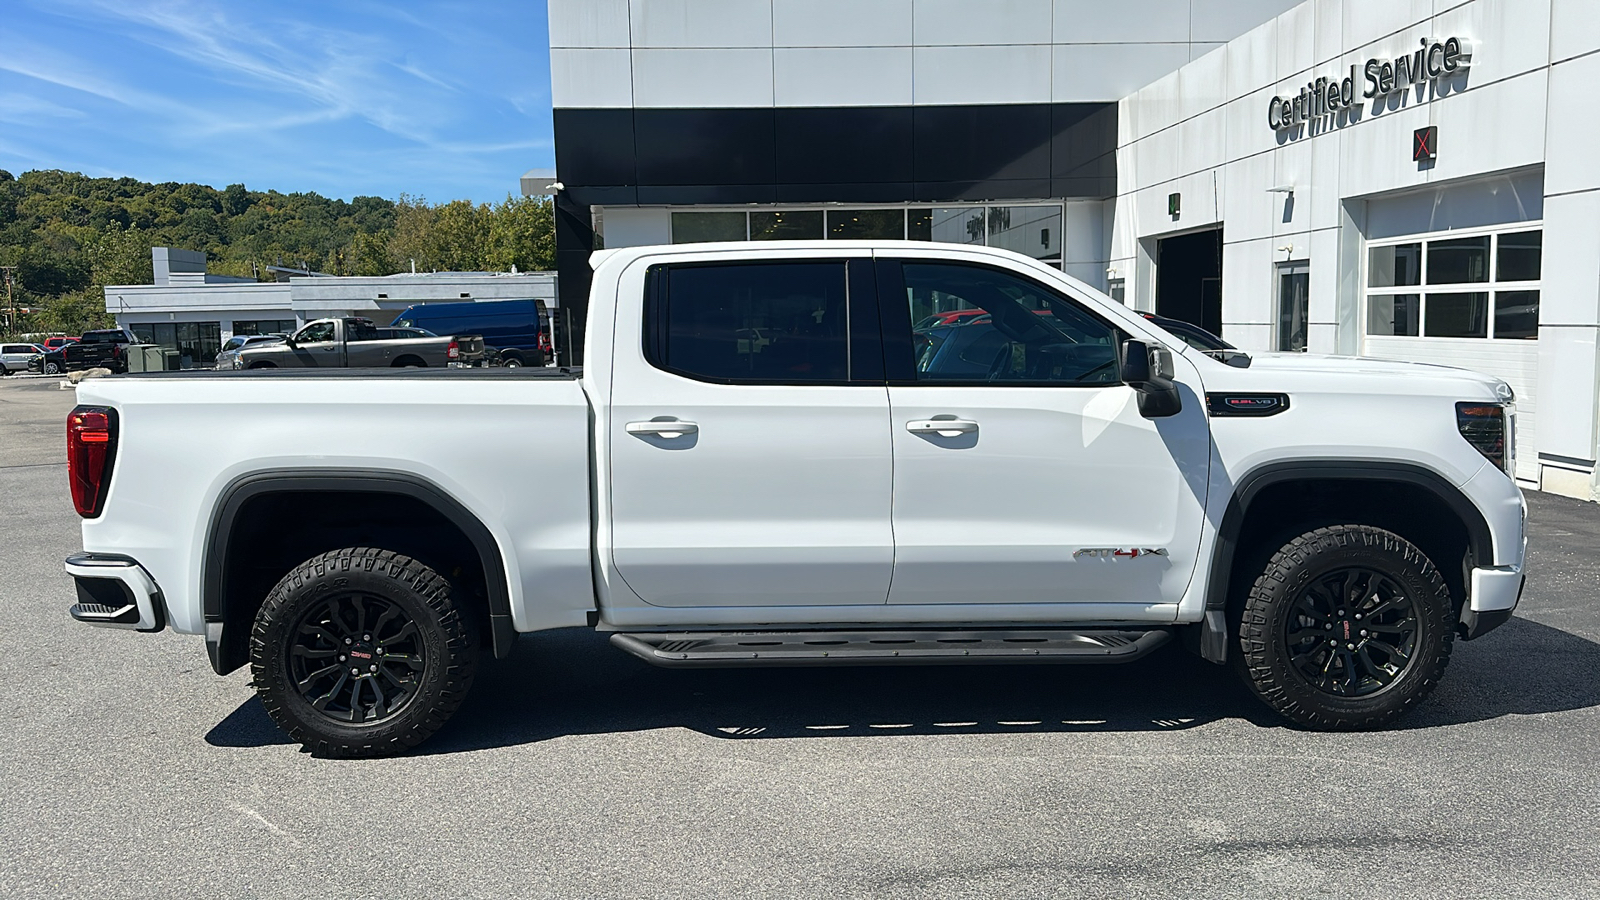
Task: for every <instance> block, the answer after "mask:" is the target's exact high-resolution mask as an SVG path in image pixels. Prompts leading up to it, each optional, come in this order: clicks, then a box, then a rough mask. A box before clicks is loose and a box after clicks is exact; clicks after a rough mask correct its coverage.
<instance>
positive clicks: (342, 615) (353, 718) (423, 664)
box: [286, 591, 428, 723]
mask: <svg viewBox="0 0 1600 900" xmlns="http://www.w3.org/2000/svg"><path fill="white" fill-rule="evenodd" d="M291 640H292V643H291V644H290V645H289V648H288V649H289V658H288V659H287V660H286V662H287V663H288V666H289V675H290V678H292V679H293V680H294V683H295V688H296V689H297V690H298V691H299V692H300V697H301V699H303V700H305V701H306V703H307V704H309V705H310V706H311V708H312V709H314V710H316V711H317V712H319V713H321V714H323V715H324V716H327V717H329V718H331V719H333V720H334V721H337V722H351V723H361V722H377V721H380V720H382V719H387V718H389V717H391V716H394V715H396V714H398V713H399V712H400V711H401V710H403V709H405V706H406V704H407V703H410V702H411V700H412V699H413V698H414V697H415V696H416V694H417V687H418V686H419V685H420V683H421V679H422V674H423V672H424V671H426V670H427V665H428V651H427V646H426V644H425V643H424V642H423V640H422V636H421V633H420V632H419V631H418V630H417V623H416V622H414V621H412V620H411V616H410V615H408V614H407V613H406V611H405V610H404V609H403V608H401V607H400V605H399V604H397V603H394V602H393V601H390V600H388V599H387V598H385V597H381V596H378V595H376V594H367V593H360V592H356V591H349V592H344V593H337V594H333V595H331V596H329V597H327V599H326V600H324V601H323V602H322V603H320V604H318V605H314V606H312V607H311V608H310V609H308V610H306V612H305V614H304V615H302V616H301V617H300V621H299V623H298V624H297V626H296V627H295V631H294V636H293V638H292V639H291Z"/></svg>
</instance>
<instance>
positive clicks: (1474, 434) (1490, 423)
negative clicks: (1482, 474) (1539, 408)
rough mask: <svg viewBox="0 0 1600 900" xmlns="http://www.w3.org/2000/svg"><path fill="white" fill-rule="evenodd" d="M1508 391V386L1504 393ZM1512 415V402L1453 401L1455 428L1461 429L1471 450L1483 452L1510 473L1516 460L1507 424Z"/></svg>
mask: <svg viewBox="0 0 1600 900" xmlns="http://www.w3.org/2000/svg"><path fill="white" fill-rule="evenodd" d="M1510 391H1511V388H1509V387H1507V388H1506V392H1507V393H1510ZM1515 415H1516V406H1515V405H1513V404H1511V403H1471V402H1466V401H1463V402H1461V403H1457V404H1456V430H1458V431H1460V432H1461V436H1462V437H1463V438H1466V440H1467V443H1469V444H1471V445H1472V446H1473V449H1475V450H1477V451H1478V452H1479V453H1482V454H1483V458H1484V459H1487V460H1488V461H1490V462H1492V463H1494V464H1495V467H1496V468H1498V469H1500V470H1501V471H1503V472H1505V473H1506V474H1507V475H1511V474H1512V469H1513V468H1514V466H1515V464H1516V460H1515V454H1514V451H1513V450H1512V449H1511V441H1512V434H1511V424H1510V423H1511V422H1512V421H1513V420H1514V418H1515Z"/></svg>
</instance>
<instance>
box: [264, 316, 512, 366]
mask: <svg viewBox="0 0 1600 900" xmlns="http://www.w3.org/2000/svg"><path fill="white" fill-rule="evenodd" d="M482 358H483V338H481V337H478V336H477V335H458V336H456V337H437V336H434V337H404V338H397V337H385V336H384V335H381V334H379V333H378V329H377V327H376V326H374V325H373V324H372V320H371V319H363V318H358V317H349V318H342V319H317V320H316V321H314V322H308V323H306V326H305V327H304V328H302V329H300V330H299V331H297V332H295V334H294V337H291V338H286V339H285V340H282V341H274V342H268V343H260V344H253V345H247V346H245V347H242V348H240V350H239V352H238V355H237V356H235V357H234V362H233V367H234V368H236V369H276V368H286V369H287V368H322V369H326V368H347V367H349V368H373V367H387V366H394V367H399V368H405V367H411V366H415V367H418V368H425V367H428V366H435V367H440V368H443V367H446V366H449V365H451V364H453V363H454V364H460V365H476V364H478V362H479V361H480V360H482Z"/></svg>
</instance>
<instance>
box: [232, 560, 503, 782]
mask: <svg viewBox="0 0 1600 900" xmlns="http://www.w3.org/2000/svg"><path fill="white" fill-rule="evenodd" d="M476 650H477V640H476V636H475V634H474V633H473V629H472V625H471V623H470V621H469V620H468V619H467V618H466V617H464V616H463V615H462V612H461V610H460V609H459V607H458V604H457V601H456V599H455V598H454V596H453V595H452V593H451V590H450V583H449V582H447V581H446V580H445V579H443V578H441V577H440V576H439V575H438V573H436V572H434V571H433V570H432V569H430V568H428V567H427V566H425V565H423V564H421V563H419V562H417V561H416V560H414V559H411V558H410V557H407V556H402V555H400V554H398V553H392V552H390V551H387V550H378V549H375V548H371V547H353V548H349V549H345V550H336V551H333V552H331V553H324V554H322V555H321V556H317V557H313V558H312V559H309V560H306V561H305V562H304V563H301V564H300V565H299V566H296V567H295V568H294V570H293V571H291V572H290V573H289V574H287V575H285V576H284V577H283V580H281V581H279V582H278V584H277V586H276V587H274V588H273V589H272V593H271V594H269V595H268V596H267V599H266V602H265V603H263V604H262V606H261V610H260V612H259V613H257V615H256V621H255V627H254V629H253V631H252V632H251V636H250V666H251V673H252V675H253V676H254V686H255V689H256V692H257V694H258V695H259V696H260V698H261V704H262V705H263V706H264V707H266V710H267V714H268V715H270V716H271V717H272V720H273V721H274V722H276V723H277V724H278V726H279V727H280V728H282V729H283V730H284V731H285V732H287V733H288V735H289V737H291V738H293V739H294V740H296V741H299V742H300V743H302V744H304V745H305V747H306V749H308V750H310V751H312V752H313V753H316V754H318V755H323V756H361V757H371V756H389V755H392V754H396V753H401V752H404V751H405V750H408V749H410V748H411V747H414V746H416V745H417V744H420V743H421V742H422V741H424V740H426V739H427V738H428V737H429V736H430V735H432V734H433V733H434V732H435V731H437V730H438V729H439V727H440V726H442V725H443V724H444V723H445V721H446V720H448V719H449V718H450V716H451V714H452V713H454V712H455V711H456V708H457V707H458V706H460V705H461V701H462V699H463V698H465V697H466V694H467V689H468V688H469V687H470V686H471V685H472V677H473V674H474V672H475V670H476V663H477V655H476Z"/></svg>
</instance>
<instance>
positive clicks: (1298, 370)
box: [1207, 353, 1510, 396]
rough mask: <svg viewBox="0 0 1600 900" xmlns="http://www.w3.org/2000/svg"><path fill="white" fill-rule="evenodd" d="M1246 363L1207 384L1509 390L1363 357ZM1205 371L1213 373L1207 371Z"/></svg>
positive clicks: (1264, 357)
mask: <svg viewBox="0 0 1600 900" xmlns="http://www.w3.org/2000/svg"><path fill="white" fill-rule="evenodd" d="M1250 360H1251V362H1250V368H1248V369H1232V371H1231V372H1228V373H1226V374H1223V375H1222V377H1220V378H1207V382H1208V384H1209V383H1210V382H1211V381H1214V380H1215V381H1226V382H1234V381H1235V378H1234V377H1233V376H1234V375H1235V373H1237V375H1238V376H1242V377H1241V378H1240V379H1239V380H1246V379H1247V380H1250V381H1255V382H1268V381H1274V380H1278V379H1284V378H1292V379H1294V380H1296V381H1299V380H1301V379H1300V378H1299V377H1297V376H1308V375H1309V376H1320V377H1319V380H1321V378H1326V377H1327V376H1335V377H1340V376H1343V378H1352V379H1358V380H1362V381H1370V380H1373V379H1385V380H1388V382H1389V386H1390V389H1391V390H1399V391H1405V390H1408V389H1412V388H1415V389H1421V386H1422V384H1423V383H1431V384H1433V385H1437V386H1443V385H1446V384H1453V385H1456V386H1458V387H1466V386H1468V385H1470V386H1472V387H1473V388H1477V389H1481V390H1486V391H1487V392H1488V393H1489V395H1490V396H1506V394H1504V393H1502V391H1509V390H1510V388H1509V387H1505V388H1502V386H1503V385H1505V382H1504V381H1502V380H1501V379H1499V378H1496V377H1494V376H1493V375H1485V374H1483V373H1481V372H1474V371H1471V370H1469V369H1458V368H1456V367H1454V366H1441V365H1435V364H1433V363H1416V362H1404V361H1401V360H1395V359H1372V358H1369V357H1364V356H1325V355H1321V354H1315V353H1251V354H1250ZM1228 368H1231V367H1228ZM1208 371H1214V370H1211V369H1208ZM1343 378H1341V379H1340V380H1343ZM1397 378H1404V379H1406V381H1403V382H1402V381H1394V380H1393V379H1397ZM1330 386H1331V385H1330Z"/></svg>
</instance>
